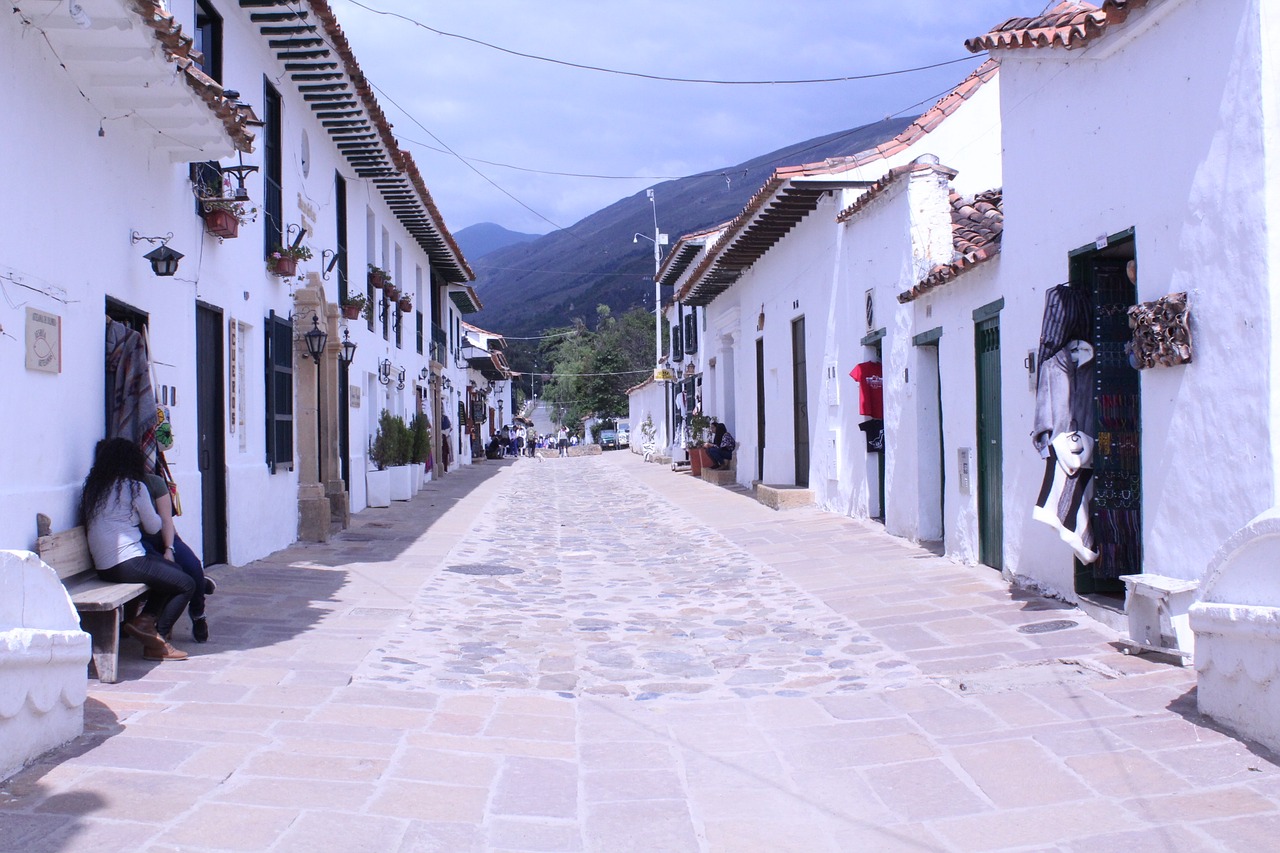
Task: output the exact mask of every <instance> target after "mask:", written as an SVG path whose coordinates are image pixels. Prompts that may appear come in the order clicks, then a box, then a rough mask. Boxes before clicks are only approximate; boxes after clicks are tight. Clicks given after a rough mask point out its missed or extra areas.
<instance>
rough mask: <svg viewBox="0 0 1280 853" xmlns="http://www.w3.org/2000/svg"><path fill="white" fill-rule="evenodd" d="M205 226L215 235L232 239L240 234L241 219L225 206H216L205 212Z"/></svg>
mask: <svg viewBox="0 0 1280 853" xmlns="http://www.w3.org/2000/svg"><path fill="white" fill-rule="evenodd" d="M204 228H205V230H206V231H208V232H209V233H210V234H212V235H213V236H215V237H221V238H223V239H224V240H230V239H231V238H233V237H236V236H238V235H239V234H240V220H239V219H238V218H237V217H236V215H235V214H234V213H232V212H231V211H230V210H227V209H226V208H225V207H215V208H213V209H212V210H208V211H206V212H205V214H204Z"/></svg>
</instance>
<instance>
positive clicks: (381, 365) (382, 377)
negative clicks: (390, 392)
mask: <svg viewBox="0 0 1280 853" xmlns="http://www.w3.org/2000/svg"><path fill="white" fill-rule="evenodd" d="M378 381H379V382H381V383H382V384H383V385H390V384H391V359H389V358H384V359H383V360H382V361H380V362H378Z"/></svg>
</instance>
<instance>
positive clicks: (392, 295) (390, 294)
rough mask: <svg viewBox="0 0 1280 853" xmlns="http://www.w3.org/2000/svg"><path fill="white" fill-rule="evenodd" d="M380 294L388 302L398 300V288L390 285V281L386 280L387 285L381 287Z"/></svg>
mask: <svg viewBox="0 0 1280 853" xmlns="http://www.w3.org/2000/svg"><path fill="white" fill-rule="evenodd" d="M382 292H383V294H384V295H385V296H386V297H387V301H388V302H395V301H396V300H397V299H399V298H400V288H398V287H396V286H395V285H394V284H392V282H391V279H387V283H386V284H384V285H383V286H382Z"/></svg>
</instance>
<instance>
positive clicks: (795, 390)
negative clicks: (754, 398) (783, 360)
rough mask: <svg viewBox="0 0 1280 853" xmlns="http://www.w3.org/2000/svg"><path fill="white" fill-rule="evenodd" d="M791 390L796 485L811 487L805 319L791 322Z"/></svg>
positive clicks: (801, 318)
mask: <svg viewBox="0 0 1280 853" xmlns="http://www.w3.org/2000/svg"><path fill="white" fill-rule="evenodd" d="M791 388H792V394H793V398H792V412H793V418H794V424H795V462H796V473H795V478H796V485H797V486H802V487H807V486H808V485H809V380H808V366H807V364H806V360H805V348H804V318H803V317H800V318H799V319H796V320H792V321H791Z"/></svg>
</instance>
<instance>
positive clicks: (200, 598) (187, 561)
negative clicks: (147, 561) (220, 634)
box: [142, 533, 204, 622]
mask: <svg viewBox="0 0 1280 853" xmlns="http://www.w3.org/2000/svg"><path fill="white" fill-rule="evenodd" d="M142 547H143V548H146V549H147V556H148V557H155V558H156V559H162V558H163V557H164V542H162V541H160V534H158V533H157V534H155V535H154V536H143V537H142ZM173 562H174V563H176V564H177V566H178V568H180V569H182V570H183V571H184V572H186V573H187V575H188V576H189V577H190V578H191V580H193V581H194V582H195V585H196V589H195V592H193V593H191V604H190V605H189V606H188V607H187V612H188V613H190V614H191V621H193V622H194V621H195V620H196V619H199V618H200V617H201V616H203V615H204V566H203V565H202V564H201V563H200V558H199V557H197V556H196V552H195V551H192V550H191V546H190V545H188V544H187V543H186V542H183V541H182V537H181V536H179V535H178V534H176V533H175V534H173Z"/></svg>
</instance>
